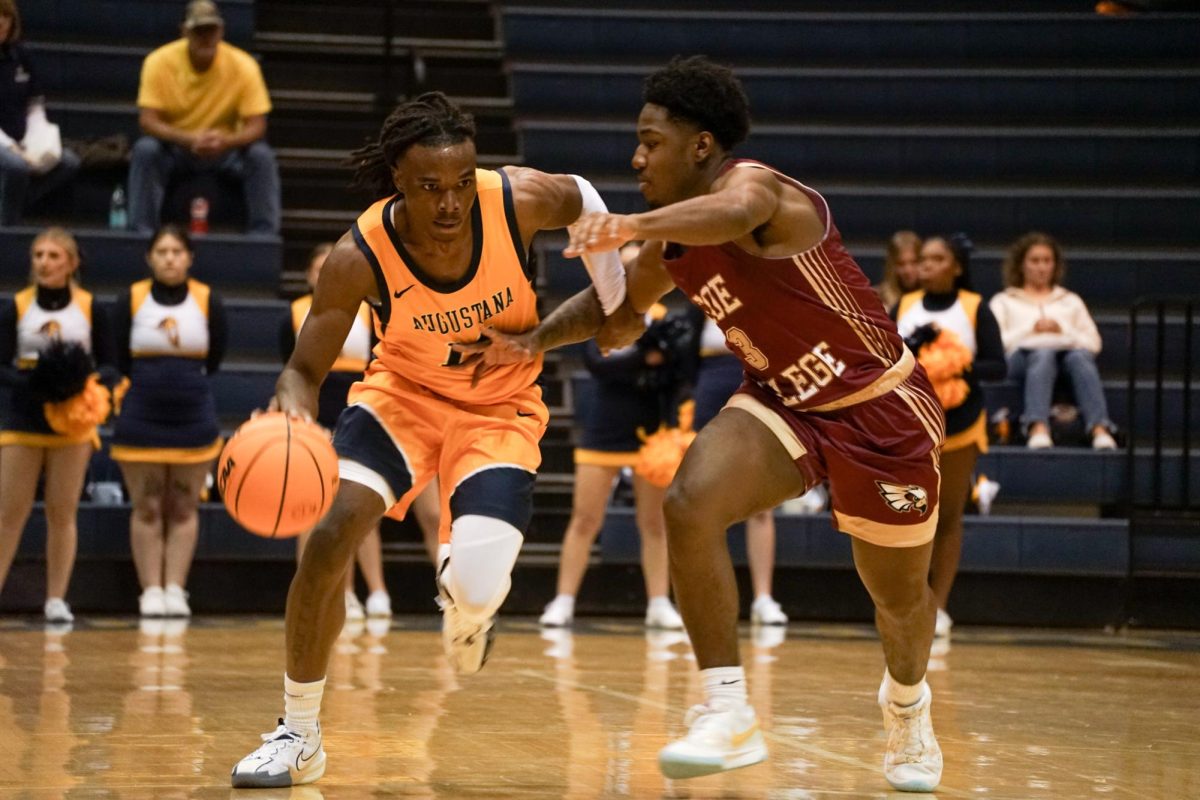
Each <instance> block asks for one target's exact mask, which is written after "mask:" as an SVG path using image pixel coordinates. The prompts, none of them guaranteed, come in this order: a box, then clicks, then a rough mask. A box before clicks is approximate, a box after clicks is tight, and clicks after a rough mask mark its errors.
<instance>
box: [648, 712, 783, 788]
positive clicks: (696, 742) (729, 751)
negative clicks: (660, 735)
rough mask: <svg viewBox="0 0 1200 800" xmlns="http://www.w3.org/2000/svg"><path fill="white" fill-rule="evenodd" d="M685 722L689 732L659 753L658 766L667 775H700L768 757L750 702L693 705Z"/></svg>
mask: <svg viewBox="0 0 1200 800" xmlns="http://www.w3.org/2000/svg"><path fill="white" fill-rule="evenodd" d="M684 722H685V724H687V726H688V732H687V735H686V736H684V737H683V738H682V739H680V740H679V741H676V742H671V743H670V744H669V745H667V746H666V747H664V748H663V749H662V750H660V751H659V753H658V767H659V769H660V770H662V774H663V775H665V776H667V777H668V778H672V779H674V780H679V779H682V778H697V777H699V776H701V775H711V774H713V773H714V772H724V771H725V770H730V769H737V768H739V767H748V766H750V765H751V764H757V763H759V762H760V761H766V759H767V745H766V742H764V741H763V735H762V731H760V730H759V729H758V717H757V716H756V715H755V714H754V709H753V708H752V707H751V706H750V705H749V704H746V703H743V704H741V705H737V706H724V705H716V706H709V705H699V706H692V708H691V710H689V711H688V713H687V716H686V717H684Z"/></svg>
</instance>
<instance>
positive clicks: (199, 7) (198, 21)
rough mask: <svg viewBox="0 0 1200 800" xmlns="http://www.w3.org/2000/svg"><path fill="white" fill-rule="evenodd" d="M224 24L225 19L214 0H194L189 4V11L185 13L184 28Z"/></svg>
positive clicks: (190, 28)
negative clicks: (222, 17)
mask: <svg viewBox="0 0 1200 800" xmlns="http://www.w3.org/2000/svg"><path fill="white" fill-rule="evenodd" d="M224 24H225V20H223V19H221V12H220V11H218V10H217V4H216V3H214V2H213V1H212V0H192V1H191V2H190V3H188V4H187V11H186V12H185V13H184V15H183V27H184V29H186V30H189V31H190V30H193V29H195V28H203V27H205V26H208V25H224Z"/></svg>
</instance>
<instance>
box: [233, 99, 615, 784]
mask: <svg viewBox="0 0 1200 800" xmlns="http://www.w3.org/2000/svg"><path fill="white" fill-rule="evenodd" d="M474 137H475V126H474V122H473V120H472V119H471V116H470V115H469V114H465V113H463V112H462V111H461V110H459V109H458V108H457V107H456V106H454V105H453V104H452V103H451V102H450V101H449V100H447V99H446V97H445V96H444V95H442V94H441V93H439V92H433V93H429V94H424V95H421V96H420V97H418V98H416V99H415V100H413V101H411V102H407V103H404V104H403V105H401V106H399V107H398V108H397V109H396V110H395V111H393V112H392V113H391V115H390V116H389V117H388V118H387V120H386V121H385V122H384V124H383V128H382V130H381V132H380V134H379V139H378V141H376V142H375V143H372V144H370V145H367V146H366V147H364V148H362V149H360V150H358V151H356V152H355V153H354V156H353V157H354V160H355V162H356V164H357V175H356V177H357V180H358V182H359V183H360V184H361V185H363V186H365V187H366V188H368V189H370V190H371V191H372V192H373V193H374V196H375V197H379V198H381V199H380V200H379V201H377V202H376V203H374V204H373V205H372V206H371V207H370V208H368V209H367V210H366V211H365V212H363V214H362V215H361V216H360V217H359V218H358V221H357V222H356V223H355V224H354V225H353V226H352V227H351V229H350V231H349V232H347V233H346V234H345V235H344V236H343V237H342V238H341V240H340V241H338V243H337V245H336V246H335V247H334V248H333V251H332V252H331V253H330V254H329V256H328V258H327V260H326V261H325V264H324V266H323V268H322V270H321V276H320V279H319V280H318V282H317V286H316V291H315V294H314V297H313V303H312V307H311V309H310V311H309V315H308V319H307V321H306V322H305V324H304V327H303V328H302V329H301V331H300V334H299V336H298V338H297V341H296V348H295V350H294V351H293V353H292V356H291V358H290V359H289V361H288V363H287V366H286V367H285V368H284V370H283V372H282V374H281V375H280V376H279V381H278V383H277V384H276V394H275V398H274V400H273V405H274V406H275V407H277V408H278V409H280V410H282V411H284V412H286V413H288V414H294V415H297V416H300V417H303V418H308V419H311V418H313V417H315V416H316V414H317V406H318V403H317V398H318V390H319V388H320V386H321V382H322V380H323V379H324V378H325V375H326V374H327V373H328V372H329V369H330V367H331V365H332V364H333V363H334V360H335V359H336V357H337V355H338V351H339V350H340V349H341V347H342V344H343V342H345V341H346V335H347V333H349V331H350V328H351V325H352V324H353V322H354V319H355V317H356V315H357V314H358V308H359V305H360V304H361V303H362V302H363V301H364V300H365V301H366V302H368V303H370V304H371V305H372V306H374V310H375V315H376V320H377V321H376V326H377V331H376V333H377V338H378V339H379V342H378V344H377V345H376V347H375V349H374V356H375V358H374V360H373V361H371V363H370V364H369V366H368V367H367V371H366V373H365V375H364V377H363V380H362V381H361V382H359V383H356V384H355V385H354V386H353V387H352V388H351V390H350V393H349V396H348V398H347V403H348V407H347V409H346V410H345V411H344V412H342V414H341V416H340V417H339V418H338V422H337V427H336V429H335V432H334V437H333V443H334V448H335V449H336V450H337V453H338V459H339V461H338V471H339V475H340V477H341V485H340V488H339V489H338V494H337V497H336V498H335V500H334V503H333V507H332V508H331V509H330V511H329V513H328V514H327V515H326V516H325V518H324V519H322V520H321V522H319V523H318V524H317V527H316V528H315V529H314V530H313V532H312V535H311V538H310V539H309V542H308V546H307V547H306V548H305V549H304V555H303V556H302V558H301V560H300V565H299V568H298V569H297V572H296V576H295V578H294V579H293V580H292V586H291V590H290V591H289V593H288V601H287V624H286V627H287V673H286V675H285V676H284V710H285V716H284V718H283V719H282V720H281V721H280V725H279V727H278V729H277V730H275V731H274V732H273V733H270V734H267V735H266V736H265V737H264V739H265V740H266V741H265V744H263V745H262V746H261V747H260V748H258V749H257V750H255V751H254V752H253V753H251V754H250V755H249V756H247V757H246V758H244V759H242V760H241V761H240V762H239V763H238V764H237V765H236V766H235V767H234V769H233V775H232V782H233V785H234V786H238V787H264V786H289V785H292V784H301V783H310V782H312V781H315V780H317V779H318V778H320V777H321V775H322V774H324V771H325V751H324V749H323V748H322V745H321V730H320V726H319V724H318V722H317V715H318V711H319V709H320V703H321V696H322V692H323V688H324V682H325V674H326V669H327V666H328V664H329V657H330V652H331V650H332V649H333V646H334V642H335V640H336V639H337V636H338V633H339V631H341V629H342V623H343V619H344V616H345V603H344V602H343V600H342V586H343V579H344V576H345V574H346V570H347V569H348V568H349V566H350V563H351V560H352V559H353V557H354V553H355V552H356V550H357V548H358V545H359V543H360V541H361V540H362V538H363V536H365V535H366V533H367V532H368V531H369V530H371V528H372V527H374V526H375V524H376V523H377V522H378V521H379V519H380V517H382V516H383V514H384V513H385V512H386V511H388V509H394V510H395V511H398V512H403V511H404V510H405V509H407V508H408V506H409V504H410V503H411V502H412V500H413V498H414V497H416V496H417V495H418V494H419V493H420V492H421V490H422V489H423V488H424V487H425V485H426V484H428V483H429V482H430V481H431V480H433V479H434V478H435V477H436V478H437V479H438V484H439V487H440V492H441V498H440V500H441V508H442V513H441V523H440V530H439V535H440V540H441V545H440V552H439V558H438V561H439V565H440V566H439V573H438V586H439V592H440V595H441V598H440V599H441V604H442V609H443V632H442V638H443V644H444V646H445V650H446V655H447V657H448V658H449V660H450V662H451V663H452V664H453V666H454V667H455V668H456V669H457V670H458V671H459V672H460V673H463V674H471V673H474V672H476V671H478V670H479V669H480V667H482V666H483V663H484V661H485V660H486V659H487V656H488V650H489V648H490V646H491V640H492V627H493V616H494V615H495V613H496V610H497V609H498V608H499V607H500V604H501V603H502V602H503V601H504V598H505V597H506V596H507V595H508V591H509V587H510V580H509V576H510V573H511V572H512V568H513V565H514V563H515V562H516V558H517V553H518V551H519V550H520V547H521V542H522V531H523V530H524V529H525V527H526V525H527V524H528V522H529V518H530V516H531V513H532V503H531V499H532V494H533V483H534V476H535V471H536V470H537V468H538V466H539V464H540V461H541V456H540V452H539V449H538V440H539V439H540V438H541V436H542V433H543V432H544V431H545V428H546V423H547V421H548V414H547V411H546V406H545V404H544V403H543V402H542V392H541V388H540V387H539V386H537V384H536V383H535V381H536V380H537V377H538V375H539V373H540V371H541V359H533V360H530V361H525V362H522V363H515V364H510V365H506V366H503V367H499V368H496V369H493V370H491V371H490V372H489V373H488V374H487V375H486V376H485V377H484V378H483V379H482V380H481V381H479V382H478V384H477V385H473V381H472V373H471V371H470V370H469V369H466V370H464V369H461V368H458V367H460V366H461V364H462V361H463V359H462V357H461V355H460V354H459V353H458V352H457V351H455V350H454V349H452V347H451V345H452V344H455V343H462V342H474V341H477V340H478V339H479V338H480V335H481V333H482V331H483V329H484V326H488V328H489V329H495V330H498V331H507V332H513V333H516V332H521V331H526V330H529V329H530V328H532V327H533V326H535V325H536V324H537V322H538V316H537V310H536V302H537V297H536V295H535V293H534V288H533V277H534V276H533V271H532V268H531V265H530V262H529V260H528V255H527V254H528V249H529V243H530V241H531V240H532V238H533V236H534V234H535V233H537V232H538V231H540V230H546V229H554V228H563V227H566V226H567V225H568V224H570V223H572V222H574V221H575V220H576V219H578V218H579V217H580V215H581V213H583V212H590V211H602V210H605V209H604V203H603V202H602V201H601V199H600V196H599V194H597V193H596V190H595V189H594V188H592V186H591V184H589V183H588V182H587V181H585V180H583V179H582V178H579V177H578V176H572V175H548V174H545V173H542V172H538V171H537V170H533V169H528V168H523V167H504V168H502V169H500V170H498V171H489V170H482V169H479V168H478V167H477V166H476V153H475V141H474ZM585 263H587V264H588V266H589V269H590V270H591V271H592V275H593V280H594V283H595V285H596V294H594V295H593V294H588V295H585V296H584V297H583V300H586V301H588V302H596V301H597V295H598V299H599V301H600V302H601V303H602V304H603V307H604V308H607V309H609V310H612V309H615V308H617V307H618V306H620V305H621V303H622V301H623V300H624V294H625V272H624V267H623V266H622V265H621V262H620V260H619V259H618V258H617V254H616V253H615V252H614V253H612V254H611V255H608V256H605V257H603V258H597V259H589V260H585Z"/></svg>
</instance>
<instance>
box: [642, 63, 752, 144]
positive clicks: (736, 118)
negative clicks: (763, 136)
mask: <svg viewBox="0 0 1200 800" xmlns="http://www.w3.org/2000/svg"><path fill="white" fill-rule="evenodd" d="M642 102H645V103H653V104H654V105H656V106H662V107H663V108H665V109H667V113H668V114H670V115H671V118H672V119H677V120H684V121H686V122H690V123H692V124H693V125H696V126H698V127H699V128H700V129H701V130H705V131H708V132H709V133H711V134H712V135H713V138H714V139H716V140H717V143H718V144H720V145H721V147H723V148H724V149H725V150H732V149H733V148H734V147H736V146H737V145H739V144H741V143H742V142H743V141H745V139H746V137H747V136H748V135H749V134H750V101H749V99H748V98H747V97H746V91H745V90H744V89H743V88H742V83H741V81H739V80H738V79H737V77H736V76H735V75H734V74H733V70H731V69H729V68H728V67H723V66H721V65H720V64H714V63H713V62H712V61H709V60H708V58H706V57H705V56H689V57H687V58H684V57H682V56H675V57H674V58H672V59H671V60H670V62H668V64H667V65H666V66H665V67H663V68H662V69H660V70H658V71H657V72H654V73H651V74H650V75H649V76H647V77H646V80H645V82H644V83H643V85H642Z"/></svg>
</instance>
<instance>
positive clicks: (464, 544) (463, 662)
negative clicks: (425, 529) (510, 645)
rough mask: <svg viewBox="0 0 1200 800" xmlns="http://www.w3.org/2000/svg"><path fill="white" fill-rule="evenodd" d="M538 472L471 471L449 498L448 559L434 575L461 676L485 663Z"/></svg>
mask: <svg viewBox="0 0 1200 800" xmlns="http://www.w3.org/2000/svg"><path fill="white" fill-rule="evenodd" d="M535 477H536V473H534V472H532V471H530V470H526V469H522V468H519V467H513V466H508V465H507V464H501V465H497V466H492V467H487V468H483V469H480V470H477V471H474V472H472V473H471V474H469V475H468V476H467V477H466V478H464V479H462V480H461V481H459V482H458V483H457V484H456V485H455V486H454V488H453V494H452V495H451V497H450V517H451V522H450V542H449V544H450V547H449V557H448V558H447V559H446V560H445V561H443V562H442V564H441V566H440V569H439V571H438V587H439V591H440V592H441V602H442V613H443V624H442V644H443V646H444V647H445V650H446V656H447V658H448V659H449V660H450V663H451V665H452V666H453V667H454V668H455V670H456V671H458V672H459V673H460V674H463V675H471V674H474V673H476V672H478V671H479V670H480V669H481V668H482V667H483V665H484V663H486V662H487V657H488V654H489V653H490V651H491V646H492V640H493V639H494V636H495V633H494V625H495V616H496V612H497V611H498V610H499V609H500V605H501V604H502V603H503V602H504V599H505V598H506V597H508V592H509V589H511V588H512V570H513V567H514V566H515V565H516V563H517V555H518V554H519V553H520V551H521V544H522V542H523V541H524V531H525V529H526V528H527V527H528V526H529V520H530V517H531V516H532V514H533V482H534V479H535Z"/></svg>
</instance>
